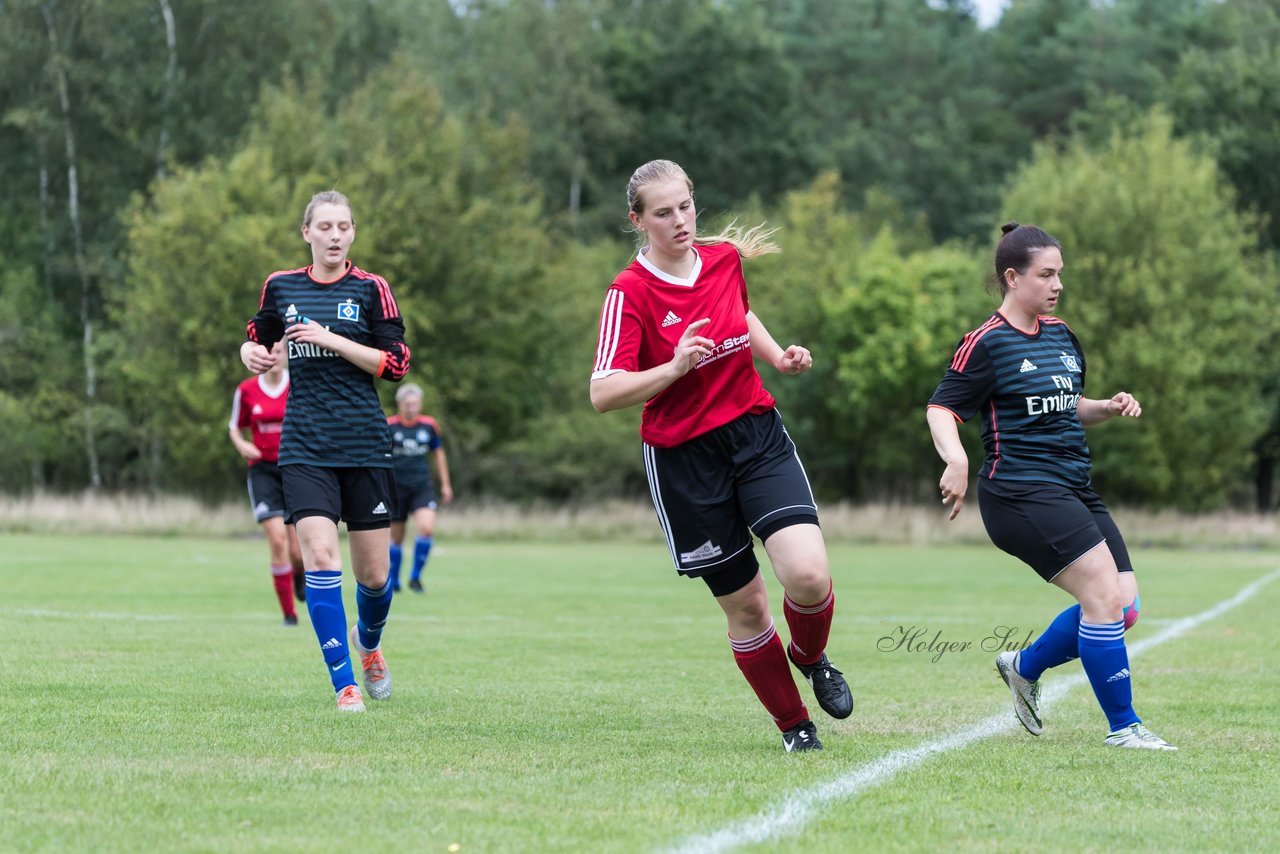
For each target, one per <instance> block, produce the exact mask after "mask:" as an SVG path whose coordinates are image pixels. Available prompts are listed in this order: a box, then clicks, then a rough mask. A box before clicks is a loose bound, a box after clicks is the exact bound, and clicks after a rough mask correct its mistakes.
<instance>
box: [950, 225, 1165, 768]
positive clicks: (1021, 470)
mask: <svg viewBox="0 0 1280 854" xmlns="http://www.w3.org/2000/svg"><path fill="white" fill-rule="evenodd" d="M1002 230H1003V232H1004V234H1003V237H1002V238H1001V239H1000V243H999V245H998V246H997V248H996V257H995V274H996V282H997V284H998V285H999V288H1000V293H1001V296H1002V301H1001V304H1000V308H999V310H998V311H996V313H995V314H993V315H992V316H991V317H989V318H988V319H987V320H986V322H984V323H983V324H982V325H981V326H979V327H978V328H977V329H975V330H973V331H972V332H970V333H969V334H968V335H966V336H965V337H964V338H963V339H962V340H961V342H960V344H959V346H958V347H957V348H956V352H955V355H954V356H953V357H952V360H951V364H950V366H949V367H948V369H947V372H946V375H945V376H944V377H943V379H942V382H941V383H940V384H939V385H938V388H937V390H936V391H935V392H934V393H933V397H932V398H930V400H929V408H928V421H929V429H930V431H931V432H932V434H933V442H934V446H935V447H936V448H937V449H938V454H939V455H940V456H941V457H942V460H943V462H945V463H946V470H945V471H944V472H943V474H942V478H941V480H940V481H939V486H940V488H941V491H942V502H943V504H949V505H950V506H951V513H950V518H952V519H954V518H955V517H956V515H957V514H958V513H959V512H960V508H961V506H962V505H963V504H964V498H965V494H966V492H967V490H968V486H969V460H968V457H967V455H966V454H965V450H964V446H963V445H962V444H961V443H960V432H959V429H958V427H957V426H956V425H957V423H958V422H962V421H967V420H968V419H970V418H972V417H973V416H974V415H976V414H979V413H981V415H982V439H983V445H984V448H985V451H986V454H985V458H984V460H983V464H982V468H981V470H980V471H979V473H978V507H979V510H980V511H981V513H982V521H983V524H984V525H985V526H986V529H987V533H988V534H989V535H990V537H991V541H992V542H993V543H995V544H996V545H997V546H998V547H1000V548H1001V549H1002V550H1004V551H1006V552H1008V553H1009V554H1011V555H1013V556H1015V557H1017V558H1019V559H1021V560H1023V561H1024V562H1026V563H1027V564H1029V565H1030V566H1031V567H1032V568H1033V569H1034V570H1035V571H1036V572H1037V573H1038V574H1039V575H1040V577H1041V578H1043V579H1044V580H1045V581H1048V582H1051V583H1052V584H1054V585H1056V586H1057V587H1060V588H1061V589H1062V590H1064V591H1066V592H1067V593H1068V594H1070V595H1071V596H1072V597H1074V598H1075V599H1076V601H1077V603H1078V604H1076V605H1073V606H1071V607H1070V608H1068V609H1067V610H1065V611H1063V612H1062V613H1061V614H1059V615H1058V616H1057V617H1056V618H1055V619H1054V620H1053V622H1052V623H1051V624H1050V625H1049V627H1048V628H1047V629H1045V631H1044V633H1043V634H1042V635H1041V636H1040V638H1039V639H1038V640H1036V642H1035V643H1034V644H1032V645H1031V646H1030V647H1028V648H1027V649H1025V650H1022V651H1021V652H1003V653H1001V654H1000V655H999V656H997V658H996V670H997V671H998V672H999V673H1000V676H1001V677H1002V678H1003V679H1004V681H1005V683H1006V684H1007V685H1008V686H1009V689H1010V690H1011V691H1012V693H1013V704H1014V712H1015V713H1016V714H1017V717H1018V720H1019V721H1021V723H1022V725H1023V726H1024V727H1026V729H1027V731H1028V732H1030V733H1031V734H1032V735H1040V733H1041V732H1042V730H1043V725H1042V721H1041V718H1040V708H1039V697H1040V682H1039V680H1040V675H1041V674H1042V673H1043V672H1044V671H1045V670H1047V669H1049V668H1051V667H1057V666H1058V665H1060V664H1065V663H1066V662H1068V661H1071V660H1073V659H1075V658H1077V657H1078V658H1079V659H1080V662H1081V664H1082V665H1083V666H1084V670H1085V673H1086V674H1088V676H1089V682H1090V684H1091V685H1092V686H1093V691H1094V694H1095V696H1097V698H1098V703H1099V705H1101V706H1102V710H1103V712H1104V713H1105V714H1106V716H1107V722H1108V725H1109V731H1108V734H1107V737H1106V739H1105V743H1106V744H1107V745H1109V746H1113V747H1130V748H1147V749H1156V750H1174V749H1175V748H1174V747H1173V746H1172V745H1170V744H1169V743H1168V742H1166V741H1164V740H1163V739H1161V738H1159V737H1158V736H1156V735H1155V734H1154V733H1152V732H1151V731H1150V730H1148V729H1147V728H1146V727H1145V726H1143V725H1142V720H1141V719H1140V718H1139V717H1138V715H1137V713H1135V712H1134V710H1133V692H1132V689H1131V683H1130V674H1129V657H1128V652H1127V651H1126V649H1125V643H1124V633H1125V631H1126V630H1127V629H1128V628H1129V627H1130V626H1132V625H1133V623H1134V621H1136V620H1137V617H1138V609H1139V602H1138V584H1137V581H1136V580H1135V577H1134V573H1133V564H1132V562H1131V561H1130V559H1129V551H1128V549H1127V548H1126V547H1125V543H1124V537H1123V536H1121V534H1120V530H1119V528H1117V527H1116V524H1115V522H1114V521H1113V520H1112V518H1111V514H1110V513H1109V512H1108V511H1107V507H1106V505H1105V504H1103V502H1102V499H1101V498H1099V497H1098V495H1097V494H1096V493H1095V492H1094V491H1093V488H1092V483H1091V481H1090V478H1089V468H1090V456H1089V447H1088V445H1087V444H1086V442H1085V436H1084V429H1085V428H1086V427H1090V426H1093V425H1095V424H1099V423H1101V422H1103V421H1106V420H1108V419H1110V418H1112V417H1115V416H1121V417H1128V418H1137V417H1139V416H1140V415H1141V414H1142V407H1141V406H1140V405H1139V404H1138V401H1137V400H1136V399H1134V397H1133V395H1131V394H1129V393H1128V392H1123V391H1122V392H1119V393H1118V394H1116V395H1114V396H1113V397H1111V398H1109V399H1105V400H1101V399H1099V400H1095V399H1092V398H1088V397H1085V396H1084V389H1085V375H1086V370H1087V363H1086V361H1085V357H1084V351H1083V349H1082V348H1081V347H1080V342H1079V341H1078V340H1077V339H1076V336H1075V333H1073V332H1072V331H1071V329H1070V327H1068V326H1067V325H1066V324H1065V323H1063V322H1062V321H1061V320H1059V319H1058V318H1056V317H1054V316H1053V312H1054V310H1055V309H1056V308H1057V305H1058V299H1059V297H1060V296H1061V294H1062V288H1063V283H1062V270H1063V262H1062V247H1061V245H1060V244H1059V243H1058V241H1057V240H1055V239H1054V238H1053V237H1051V236H1050V235H1048V234H1046V233H1045V232H1044V231H1042V230H1041V229H1039V228H1036V227H1035V226H1029V225H1018V224H1017V223H1009V224H1007V225H1005V226H1004V227H1003V229H1002Z"/></svg>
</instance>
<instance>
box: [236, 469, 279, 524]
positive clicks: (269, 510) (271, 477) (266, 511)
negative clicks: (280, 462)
mask: <svg viewBox="0 0 1280 854" xmlns="http://www.w3.org/2000/svg"><path fill="white" fill-rule="evenodd" d="M245 484H246V485H247V486H248V487H249V506H250V507H252V508H253V521H255V522H263V521H265V520H267V519H271V518H273V517H275V516H284V515H285V509H284V483H283V480H282V478H281V476H280V467H279V466H277V465H276V464H275V463H271V462H267V461H266V460H259V461H258V462H256V463H254V464H253V465H252V466H250V467H249V474H248V476H247V477H246V478H245Z"/></svg>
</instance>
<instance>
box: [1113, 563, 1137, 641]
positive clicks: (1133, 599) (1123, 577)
mask: <svg viewBox="0 0 1280 854" xmlns="http://www.w3.org/2000/svg"><path fill="white" fill-rule="evenodd" d="M1117 580H1118V581H1119V583H1120V601H1121V602H1126V603H1128V604H1126V605H1125V606H1124V630H1125V631H1126V632H1127V631H1129V629H1131V628H1133V624H1134V623H1136V622H1138V616H1139V613H1140V612H1141V611H1142V598H1141V597H1140V596H1139V595H1138V579H1137V578H1136V577H1135V575H1134V573H1133V571H1132V570H1130V571H1129V572H1121V573H1120V574H1119V575H1118V576H1117Z"/></svg>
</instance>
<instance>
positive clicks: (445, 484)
mask: <svg viewBox="0 0 1280 854" xmlns="http://www.w3.org/2000/svg"><path fill="white" fill-rule="evenodd" d="M431 456H433V457H435V461H436V477H437V478H438V479H439V480H440V500H441V501H443V502H444V503H445V504H448V503H450V502H452V501H453V483H452V482H451V481H450V480H449V459H448V457H446V456H445V455H444V448H443V447H439V448H436V449H435V450H434V451H432V452H431Z"/></svg>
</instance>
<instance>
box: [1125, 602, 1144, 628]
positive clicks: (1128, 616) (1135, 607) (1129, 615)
mask: <svg viewBox="0 0 1280 854" xmlns="http://www.w3.org/2000/svg"><path fill="white" fill-rule="evenodd" d="M1141 610H1142V601H1141V600H1140V599H1139V598H1138V597H1137V596H1134V597H1133V602H1131V603H1130V604H1128V605H1125V606H1124V630H1125V631H1126V632H1127V631H1129V629H1131V628H1133V624H1134V623H1136V622H1138V616H1139V614H1140V612H1141Z"/></svg>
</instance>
